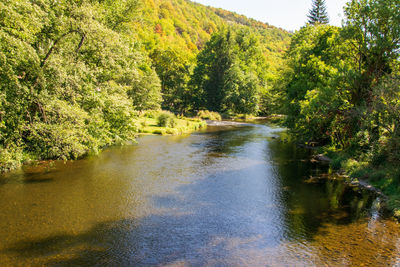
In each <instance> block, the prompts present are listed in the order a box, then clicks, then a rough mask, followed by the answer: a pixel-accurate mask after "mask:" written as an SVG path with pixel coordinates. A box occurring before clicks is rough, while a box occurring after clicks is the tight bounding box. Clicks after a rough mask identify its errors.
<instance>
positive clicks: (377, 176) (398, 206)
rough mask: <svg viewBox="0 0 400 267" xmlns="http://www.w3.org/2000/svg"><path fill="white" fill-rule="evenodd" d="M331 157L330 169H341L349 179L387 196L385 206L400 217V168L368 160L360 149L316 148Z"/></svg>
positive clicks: (366, 154)
mask: <svg viewBox="0 0 400 267" xmlns="http://www.w3.org/2000/svg"><path fill="white" fill-rule="evenodd" d="M318 151H319V152H322V153H323V154H325V155H326V156H328V157H329V158H330V159H331V169H332V170H333V171H342V172H344V173H345V174H346V175H348V176H349V178H350V179H352V180H355V181H358V180H361V181H365V182H367V183H368V184H370V185H372V186H373V187H375V188H376V189H378V190H380V191H381V192H382V193H383V194H384V195H385V196H387V201H386V204H387V208H388V209H389V210H392V211H393V214H394V216H395V217H397V218H400V183H399V181H400V169H399V167H398V166H397V165H395V164H393V163H391V162H389V161H383V162H379V164H377V163H378V162H374V161H371V160H370V156H371V155H370V154H369V153H362V152H360V151H352V150H342V151H336V150H335V149H333V148H332V147H321V148H319V149H318Z"/></svg>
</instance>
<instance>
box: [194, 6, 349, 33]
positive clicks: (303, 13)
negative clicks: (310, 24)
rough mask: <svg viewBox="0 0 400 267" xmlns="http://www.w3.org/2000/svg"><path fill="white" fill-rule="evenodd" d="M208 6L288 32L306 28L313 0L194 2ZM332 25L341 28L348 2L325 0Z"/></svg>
mask: <svg viewBox="0 0 400 267" xmlns="http://www.w3.org/2000/svg"><path fill="white" fill-rule="evenodd" d="M193 1H194V2H197V3H201V4H204V5H207V6H213V7H220V8H223V9H226V10H229V11H234V12H236V13H239V14H242V15H245V16H247V17H250V18H253V19H256V20H259V21H261V22H267V23H268V24H270V25H273V26H277V27H280V28H283V29H286V30H290V31H296V30H298V29H300V27H302V26H304V25H305V23H306V21H307V14H308V11H309V10H310V8H311V5H312V0H193ZM325 2H326V6H327V11H328V14H329V18H330V24H331V25H336V26H341V22H342V20H343V18H344V15H343V7H344V6H345V4H346V2H348V0H325Z"/></svg>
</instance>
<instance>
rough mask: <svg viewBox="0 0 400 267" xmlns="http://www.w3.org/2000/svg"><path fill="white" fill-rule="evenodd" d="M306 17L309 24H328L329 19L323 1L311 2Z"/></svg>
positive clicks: (315, 0)
mask: <svg viewBox="0 0 400 267" xmlns="http://www.w3.org/2000/svg"><path fill="white" fill-rule="evenodd" d="M307 17H308V23H310V24H313V25H315V24H328V23H329V17H328V13H327V12H326V3H325V0H313V3H312V8H311V9H310V12H309V14H308V16H307Z"/></svg>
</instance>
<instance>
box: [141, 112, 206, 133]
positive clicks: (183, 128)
mask: <svg viewBox="0 0 400 267" xmlns="http://www.w3.org/2000/svg"><path fill="white" fill-rule="evenodd" d="M138 122H139V125H140V126H139V134H160V135H180V134H188V133H192V132H194V131H197V130H199V129H202V128H205V127H207V123H206V122H205V121H203V120H202V119H200V118H186V117H184V116H175V115H174V114H172V113H170V112H166V111H162V112H154V111H148V112H145V113H144V114H142V115H141V116H140V117H139V119H138Z"/></svg>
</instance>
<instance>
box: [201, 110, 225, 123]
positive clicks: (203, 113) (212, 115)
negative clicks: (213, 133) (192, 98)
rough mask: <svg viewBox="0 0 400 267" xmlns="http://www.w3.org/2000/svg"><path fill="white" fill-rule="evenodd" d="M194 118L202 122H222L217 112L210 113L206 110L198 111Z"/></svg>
mask: <svg viewBox="0 0 400 267" xmlns="http://www.w3.org/2000/svg"><path fill="white" fill-rule="evenodd" d="M196 117H197V118H200V119H203V120H212V121H220V120H222V117H221V115H220V114H219V113H218V112H212V111H208V110H200V111H199V112H197V116H196Z"/></svg>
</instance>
